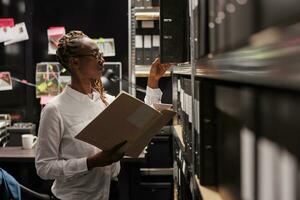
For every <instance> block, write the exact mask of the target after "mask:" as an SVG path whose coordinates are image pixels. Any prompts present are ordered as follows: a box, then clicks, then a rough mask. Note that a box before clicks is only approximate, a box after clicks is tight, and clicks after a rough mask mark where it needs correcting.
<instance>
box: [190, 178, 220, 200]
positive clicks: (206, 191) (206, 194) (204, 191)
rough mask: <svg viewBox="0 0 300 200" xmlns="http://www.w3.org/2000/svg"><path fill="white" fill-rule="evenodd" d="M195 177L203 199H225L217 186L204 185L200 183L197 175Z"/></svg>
mask: <svg viewBox="0 0 300 200" xmlns="http://www.w3.org/2000/svg"><path fill="white" fill-rule="evenodd" d="M194 178H195V182H196V186H197V187H198V189H199V190H200V193H201V196H202V199H203V200H223V199H222V197H221V195H220V194H219V192H218V191H217V189H216V188H214V187H204V186H202V185H200V181H199V178H198V177H197V176H194Z"/></svg>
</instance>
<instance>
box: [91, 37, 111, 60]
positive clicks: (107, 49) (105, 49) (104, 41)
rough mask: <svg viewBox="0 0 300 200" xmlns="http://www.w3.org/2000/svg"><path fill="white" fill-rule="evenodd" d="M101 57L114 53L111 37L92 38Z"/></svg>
mask: <svg viewBox="0 0 300 200" xmlns="http://www.w3.org/2000/svg"><path fill="white" fill-rule="evenodd" d="M94 41H95V42H96V43H97V45H98V48H99V50H100V52H101V53H103V57H112V56H115V55H116V49H115V41H114V39H113V38H100V39H94Z"/></svg>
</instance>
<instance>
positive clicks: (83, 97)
mask: <svg viewBox="0 0 300 200" xmlns="http://www.w3.org/2000/svg"><path fill="white" fill-rule="evenodd" d="M64 92H65V93H67V94H68V95H70V96H71V97H73V98H74V99H76V100H77V101H80V102H82V101H87V100H89V101H97V100H98V99H99V98H100V94H99V93H98V92H97V91H96V90H94V89H93V99H91V98H90V97H89V96H88V95H86V94H83V93H81V92H79V91H77V90H74V89H73V88H71V86H70V85H67V86H66V88H65V90H64Z"/></svg>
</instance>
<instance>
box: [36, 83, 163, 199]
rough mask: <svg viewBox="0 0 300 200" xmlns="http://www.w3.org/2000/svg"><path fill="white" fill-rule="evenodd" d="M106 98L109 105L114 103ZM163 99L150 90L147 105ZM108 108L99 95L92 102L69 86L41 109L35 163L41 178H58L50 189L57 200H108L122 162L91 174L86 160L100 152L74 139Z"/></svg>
mask: <svg viewBox="0 0 300 200" xmlns="http://www.w3.org/2000/svg"><path fill="white" fill-rule="evenodd" d="M106 96H107V101H108V103H111V102H112V101H113V100H114V97H113V96H110V95H106ZM161 96H162V92H161V91H160V89H151V88H149V87H147V90H146V97H145V103H147V104H149V105H151V104H153V103H159V102H160V101H161ZM105 107H106V106H105V104H104V103H103V102H102V101H101V99H100V95H99V93H98V92H96V91H94V92H93V99H91V98H90V97H89V96H88V95H85V94H83V93H80V92H78V91H76V90H74V89H72V88H71V87H69V86H67V87H66V88H65V90H64V91H63V92H62V93H61V94H60V95H58V96H56V97H55V98H54V99H53V100H52V101H51V102H50V103H48V104H47V105H46V106H45V107H44V109H43V110H42V113H41V120H40V127H39V131H38V143H37V147H36V157H35V164H36V169H37V173H38V175H39V176H40V177H41V178H43V179H55V181H54V183H53V186H52V188H51V190H52V192H53V194H54V195H55V196H56V197H57V198H59V199H62V200H69V199H70V200H77V199H80V200H83V199H88V200H94V199H95V200H107V199H108V195H109V187H110V181H111V179H112V178H114V177H116V176H117V175H118V173H119V171H120V163H119V162H116V163H113V164H111V165H108V166H105V167H96V168H94V169H92V170H90V171H88V169H87V163H86V160H87V157H89V156H91V155H94V154H95V153H97V152H99V151H101V150H100V149H98V148H96V147H95V146H93V145H90V144H88V143H85V142H83V141H80V140H77V139H75V138H74V137H75V136H76V135H77V134H78V133H79V132H80V131H81V130H82V129H83V128H84V127H85V126H86V125H88V124H89V123H90V122H91V121H92V120H93V119H94V118H95V117H96V116H97V115H99V113H101V112H102V111H103V110H104V109H105ZM116 114H117V113H116ZM99 131H101V130H99Z"/></svg>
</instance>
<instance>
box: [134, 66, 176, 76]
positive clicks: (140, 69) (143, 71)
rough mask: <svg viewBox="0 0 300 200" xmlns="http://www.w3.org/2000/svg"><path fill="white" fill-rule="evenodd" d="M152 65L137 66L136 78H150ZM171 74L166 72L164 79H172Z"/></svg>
mask: <svg viewBox="0 0 300 200" xmlns="http://www.w3.org/2000/svg"><path fill="white" fill-rule="evenodd" d="M150 67H151V66H150V65H136V66H135V76H136V77H148V76H149V71H150ZM170 76H171V72H170V71H166V73H165V74H164V75H163V77H170Z"/></svg>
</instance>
